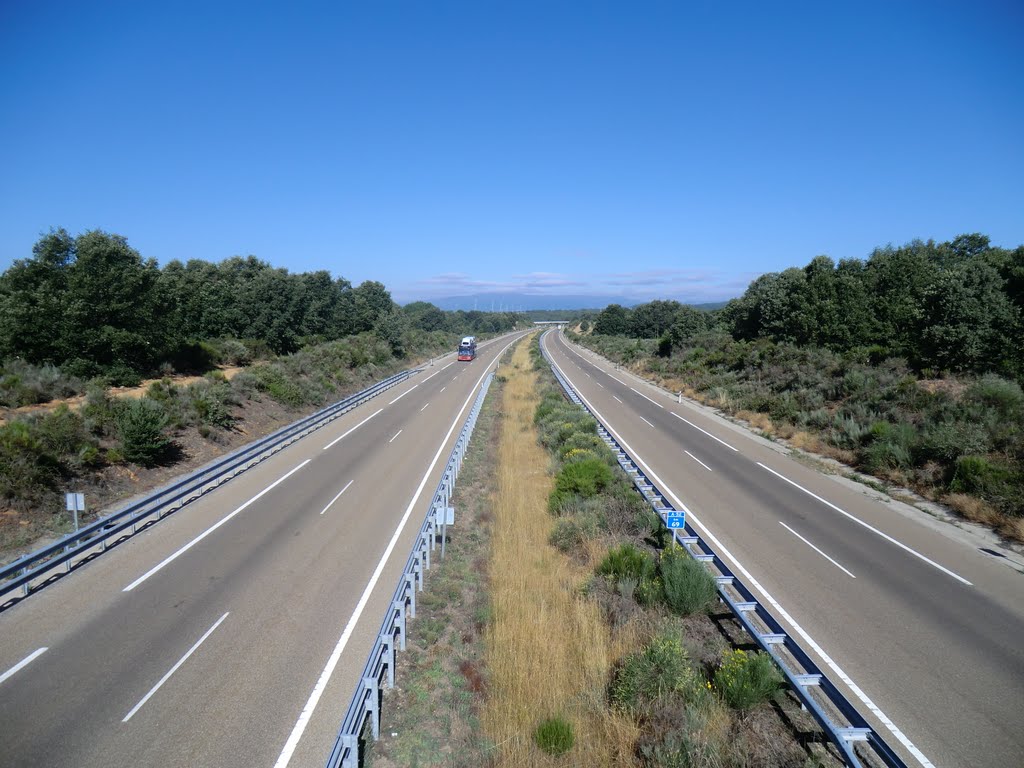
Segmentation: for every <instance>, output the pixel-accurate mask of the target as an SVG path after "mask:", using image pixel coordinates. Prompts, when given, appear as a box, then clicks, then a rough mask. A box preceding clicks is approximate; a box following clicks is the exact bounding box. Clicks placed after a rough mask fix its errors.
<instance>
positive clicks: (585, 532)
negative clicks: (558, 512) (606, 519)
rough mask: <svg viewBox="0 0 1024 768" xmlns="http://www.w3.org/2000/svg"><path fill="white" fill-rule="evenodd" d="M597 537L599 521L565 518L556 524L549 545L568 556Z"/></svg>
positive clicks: (586, 518) (589, 518)
mask: <svg viewBox="0 0 1024 768" xmlns="http://www.w3.org/2000/svg"><path fill="white" fill-rule="evenodd" d="M596 535H597V521H596V520H594V519H593V518H591V517H576V516H573V517H563V518H562V519H560V520H558V521H557V522H556V523H555V527H554V528H553V529H552V530H551V535H550V536H549V537H548V543H549V544H551V546H553V547H554V548H555V549H557V550H559V551H560V552H564V553H566V554H568V553H570V552H574V551H577V550H579V549H581V548H582V547H583V544H584V543H585V542H586V541H587V540H588V539H591V538H593V537H594V536H596Z"/></svg>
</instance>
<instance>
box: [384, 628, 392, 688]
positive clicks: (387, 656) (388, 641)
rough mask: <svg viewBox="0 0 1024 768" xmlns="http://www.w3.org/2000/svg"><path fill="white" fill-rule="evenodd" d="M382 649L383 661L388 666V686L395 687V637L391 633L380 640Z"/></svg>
mask: <svg viewBox="0 0 1024 768" xmlns="http://www.w3.org/2000/svg"><path fill="white" fill-rule="evenodd" d="M381 645H382V646H383V651H384V663H385V664H386V665H387V668H388V677H387V681H388V682H387V685H388V688H394V687H395V639H394V637H392V636H391V635H388V636H387V637H385V638H383V639H382V640H381Z"/></svg>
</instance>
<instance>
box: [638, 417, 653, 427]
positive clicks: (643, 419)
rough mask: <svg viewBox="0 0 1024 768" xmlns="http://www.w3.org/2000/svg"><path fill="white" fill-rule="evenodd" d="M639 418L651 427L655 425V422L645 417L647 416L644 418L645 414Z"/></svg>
mask: <svg viewBox="0 0 1024 768" xmlns="http://www.w3.org/2000/svg"><path fill="white" fill-rule="evenodd" d="M639 419H640V421H642V422H643V423H644V424H646V425H647V426H649V427H654V425H653V424H651V422H649V421H648V420H647V419H645V418H644V417H643V416H640V417H639Z"/></svg>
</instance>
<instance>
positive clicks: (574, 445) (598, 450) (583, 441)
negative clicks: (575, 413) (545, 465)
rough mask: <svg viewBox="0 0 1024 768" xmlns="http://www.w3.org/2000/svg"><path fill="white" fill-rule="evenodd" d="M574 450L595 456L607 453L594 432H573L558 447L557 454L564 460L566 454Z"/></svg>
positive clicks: (606, 449)
mask: <svg viewBox="0 0 1024 768" xmlns="http://www.w3.org/2000/svg"><path fill="white" fill-rule="evenodd" d="M576 450H585V451H591V452H593V454H594V455H595V456H602V455H604V454H607V453H608V446H606V445H605V444H604V441H603V440H602V439H601V438H600V437H598V436H597V433H596V432H573V433H572V434H571V435H569V437H568V439H566V440H565V442H563V443H562V444H561V445H560V446H559V449H558V454H559V457H560V458H561V459H563V460H564V459H565V457H566V455H567V454H569V453H570V452H571V451H576Z"/></svg>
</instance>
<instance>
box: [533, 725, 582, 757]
mask: <svg viewBox="0 0 1024 768" xmlns="http://www.w3.org/2000/svg"><path fill="white" fill-rule="evenodd" d="M533 741H534V743H535V744H536V745H537V747H538V748H539V749H540V750H541V751H542V752H545V753H547V754H549V755H552V756H554V757H559V756H560V755H564V754H565V753H566V752H568V751H569V750H570V749H572V747H573V744H575V743H576V736H575V733H574V732H573V727H572V723H570V722H569V721H568V720H565V719H564V718H562V717H549V718H547V719H546V720H544V721H542V722H541V723H540V725H538V726H537V728H536V730H534V732H533Z"/></svg>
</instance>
